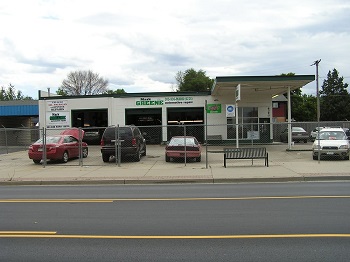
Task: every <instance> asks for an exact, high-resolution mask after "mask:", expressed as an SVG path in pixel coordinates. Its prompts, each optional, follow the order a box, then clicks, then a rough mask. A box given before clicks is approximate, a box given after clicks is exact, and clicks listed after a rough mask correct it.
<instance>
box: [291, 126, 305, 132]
mask: <svg viewBox="0 0 350 262" xmlns="http://www.w3.org/2000/svg"><path fill="white" fill-rule="evenodd" d="M292 132H305V130H304V128H302V127H292Z"/></svg>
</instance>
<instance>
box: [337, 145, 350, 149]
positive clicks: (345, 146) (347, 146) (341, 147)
mask: <svg viewBox="0 0 350 262" xmlns="http://www.w3.org/2000/svg"><path fill="white" fill-rule="evenodd" d="M339 149H349V145H341V146H340V147H339Z"/></svg>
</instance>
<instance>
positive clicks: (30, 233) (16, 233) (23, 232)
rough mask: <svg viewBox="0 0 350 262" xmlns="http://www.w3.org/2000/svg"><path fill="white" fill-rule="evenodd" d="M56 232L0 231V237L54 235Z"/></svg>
mask: <svg viewBox="0 0 350 262" xmlns="http://www.w3.org/2000/svg"><path fill="white" fill-rule="evenodd" d="M56 233H57V232H56V231H0V236H1V235H54V234H56Z"/></svg>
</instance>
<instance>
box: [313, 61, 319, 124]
mask: <svg viewBox="0 0 350 262" xmlns="http://www.w3.org/2000/svg"><path fill="white" fill-rule="evenodd" d="M320 62H321V59H319V60H316V61H315V62H314V63H313V64H312V65H311V66H313V65H316V96H317V122H320V91H319V88H318V64H319V63H320Z"/></svg>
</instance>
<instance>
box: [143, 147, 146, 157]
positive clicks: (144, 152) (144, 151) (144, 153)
mask: <svg viewBox="0 0 350 262" xmlns="http://www.w3.org/2000/svg"><path fill="white" fill-rule="evenodd" d="M142 155H143V156H146V146H145V147H144V148H143V153H142Z"/></svg>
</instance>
